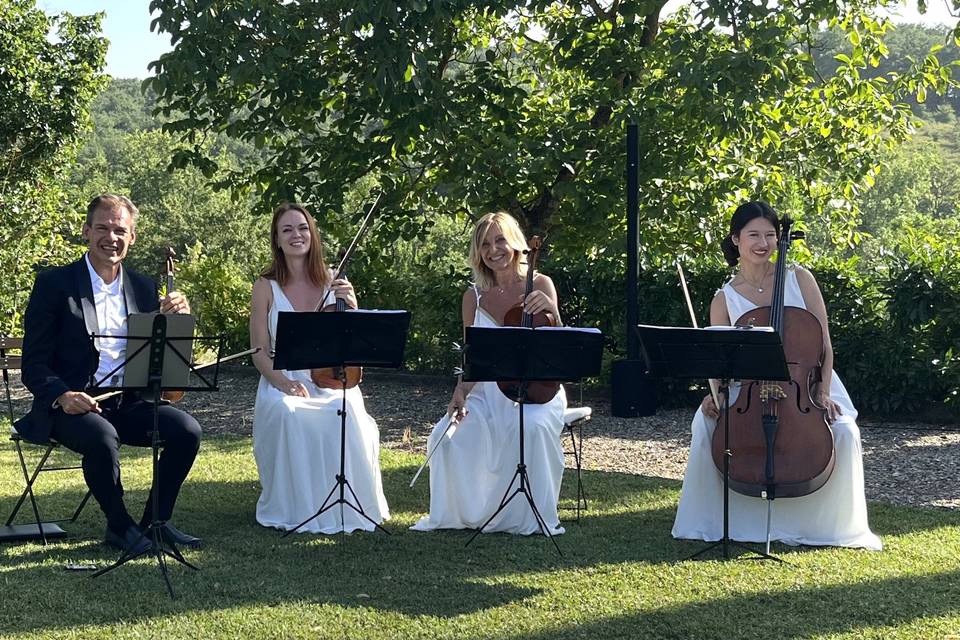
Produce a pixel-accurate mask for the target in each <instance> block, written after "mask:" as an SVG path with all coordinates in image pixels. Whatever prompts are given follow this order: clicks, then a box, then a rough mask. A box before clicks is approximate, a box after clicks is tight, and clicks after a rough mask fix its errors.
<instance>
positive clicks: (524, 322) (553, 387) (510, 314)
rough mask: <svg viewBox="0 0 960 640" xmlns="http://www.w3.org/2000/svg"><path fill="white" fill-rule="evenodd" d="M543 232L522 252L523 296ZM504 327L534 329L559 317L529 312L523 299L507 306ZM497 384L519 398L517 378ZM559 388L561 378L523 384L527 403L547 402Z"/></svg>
mask: <svg viewBox="0 0 960 640" xmlns="http://www.w3.org/2000/svg"><path fill="white" fill-rule="evenodd" d="M540 246H541V240H540V236H533V237H532V238H530V240H529V241H528V242H527V249H526V250H525V251H524V252H523V253H524V255H526V256H527V282H526V287H525V288H524V293H523V299H524V300H526V299H527V296H529V295H530V293H531V292H533V276H534V269H535V268H536V266H537V256H538V254H539V252H540ZM503 326H504V327H526V328H528V329H533V328H535V327H555V326H557V319H556V318H554V317H553V314H552V313H549V312H546V311H541V312H539V313H527V312H526V311H524V303H523V302H520V304H517V305H514V306H512V307H510V308H509V309H507V312H506V313H505V314H503ZM497 386H498V387H499V388H500V391H501V392H503V395H505V396H507V397H508V398H510V399H511V400H513V401H514V402H519V401H520V394H521V389H520V383H519V382H517V381H516V380H509V381H501V382H497ZM559 390H560V383H559V382H528V383H526V386H525V388H524V391H525V392H524V393H523V401H524V403H526V404H546V403H548V402H550V401H551V400H553V398H554V396H556V395H557V391H559Z"/></svg>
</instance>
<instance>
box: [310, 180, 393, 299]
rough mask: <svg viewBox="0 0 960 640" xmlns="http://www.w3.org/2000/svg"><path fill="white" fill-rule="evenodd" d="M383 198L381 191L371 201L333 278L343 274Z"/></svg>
mask: <svg viewBox="0 0 960 640" xmlns="http://www.w3.org/2000/svg"><path fill="white" fill-rule="evenodd" d="M382 199H383V191H381V192H380V193H379V194H377V199H376V200H374V201H373V204H372V205H370V210H369V211H367V216H366V217H365V218H364V219H363V222H362V223H361V224H360V228H359V229H357V233H356V235H355V236H353V240H352V241H351V242H350V246H348V247H347V250H346V251H344V253H343V257H342V258H341V259H340V264H339V265H337V272H336V273H335V274H334V276H333V279H334V280H336V279H338V278H340V277H341V276H343V271H344V269H346V267H347V264H348V263H349V262H350V258H351V257H352V256H353V252H354V250H355V249H356V248H357V247H358V246H359V245H360V241H361V240H362V239H363V236H364V235H366V233H367V229H369V228H370V223H371V222H372V221H373V214H375V213H376V212H377V210H378V209H379V208H380V201H381V200H382ZM330 291H331V289H329V288H328V289H327V292H326V293H325V294H324V295H323V299H322V300H321V301H320V304H318V305H317V311H320V310H322V309H323V307H324V305H325V304H326V302H327V298H328V297H329V296H330Z"/></svg>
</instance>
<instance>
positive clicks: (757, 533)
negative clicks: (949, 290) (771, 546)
mask: <svg viewBox="0 0 960 640" xmlns="http://www.w3.org/2000/svg"><path fill="white" fill-rule="evenodd" d="M779 231H780V220H779V218H778V217H777V214H776V212H774V210H773V208H772V207H770V205H768V204H767V203H765V202H747V203H745V204H742V205H741V206H740V207H738V208H737V210H736V211H735V212H734V214H733V217H732V218H731V220H730V232H729V233H728V234H727V235H726V236H725V237H724V239H723V241H722V243H721V250H722V251H723V255H724V257H725V258H726V261H727V263H728V264H729V265H730V266H731V267H735V272H734V275H733V277H732V278H730V280H729V281H727V283H726V284H724V286H723V288H722V289H720V290H719V291H718V292H717V294H716V296H714V298H713V302H712V303H711V305H710V324H711V325H727V326H729V325H732V324H733V323H734V322H735V321H736V320H737V319H738V318H740V316H742V315H743V314H744V313H746V312H747V311H750V310H751V309H754V308H756V307H762V306H769V305H770V303H771V299H772V295H773V284H774V271H775V269H774V262H773V261H772V259H773V257H774V256H773V254H774V252H775V250H776V248H777V239H778V236H779ZM784 304H785V305H786V306H791V307H800V308H802V309H806V310H807V311H809V312H810V313H812V314H813V315H814V316H815V317H816V318H817V320H819V321H820V326H821V327H822V333H823V347H824V358H823V364H822V369H821V374H822V375H821V381H820V383H819V384H818V385H817V387H816V388H815V391H814V397H813V400H814V402H816V403H817V404H818V405H819V406H820V407H822V408H823V409H825V410H826V415H827V419H828V421H829V422H830V427H831V429H832V431H833V438H834V449H835V451H836V463H835V466H834V470H833V473H832V474H831V476H830V478H829V480H827V482H826V484H824V485H823V486H822V487H821V488H820V489H818V490H816V491H814V492H813V493H811V494H809V495H805V496H802V497H796V498H781V499H778V500H775V501H774V503H773V518H772V521H771V527H772V528H771V537H770V538H771V540H779V541H781V542H783V543H786V544H792V545H798V544H804V545H832V546H842V547H862V548H866V549H874V550H879V549H880V548H882V544H881V542H880V538H878V537H877V536H876V535H874V534H873V532H871V531H870V525H869V522H868V520H867V505H866V499H865V497H864V486H863V452H862V448H861V444H860V431H859V429H858V428H857V423H856V419H857V410H856V409H855V408H854V406H853V403H852V402H851V400H850V396H849V394H848V393H847V390H846V389H845V388H844V386H843V383H842V382H841V381H840V378H839V377H838V376H837V375H836V373H835V372H834V370H833V347H832V345H831V342H830V330H829V324H828V322H827V310H826V305H825V304H824V301H823V296H822V294H821V292H820V287H819V286H818V285H817V281H816V280H815V279H814V277H813V274H811V273H810V272H809V271H807V270H806V269H804V268H803V267H800V266H797V265H789V266H788V267H787V270H786V283H785V295H784ZM787 330H788V331H789V326H788V327H787ZM737 392H738V388H737V387H736V386H734V388H732V389H731V398H730V404H731V405H732V404H733V403H734V402H736V396H737ZM718 417H719V411H718V410H717V407H716V405H715V404H714V401H713V399H712V397H711V396H709V395H708V396H707V397H706V398H704V399H703V402H702V403H701V405H700V408H699V409H698V410H697V414H696V416H695V417H694V419H693V425H692V432H693V433H692V436H693V439H692V442H691V445H690V459H689V462H688V463H687V471H686V473H685V475H684V479H683V490H682V492H681V494H680V505H679V507H678V508H677V516H676V520H675V521H674V525H673V536H674V537H675V538H692V539H698V540H719V539H720V537H721V535H722V527H723V480H722V476H721V474H720V472H719V471H718V470H717V468H716V465H715V464H714V462H713V457H712V454H711V438H712V435H713V431H714V429H715V428H716V425H717V418H718ZM757 428H758V429H759V425H758V427H757ZM766 509H767V501H766V500H765V499H763V498H755V497H749V496H744V495H740V494H738V493H735V492H733V491H731V492H730V537H731V538H733V539H734V540H740V541H744V542H763V541H765V540H766Z"/></svg>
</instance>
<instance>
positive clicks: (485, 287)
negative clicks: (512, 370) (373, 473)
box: [413, 212, 567, 535]
mask: <svg viewBox="0 0 960 640" xmlns="http://www.w3.org/2000/svg"><path fill="white" fill-rule="evenodd" d="M526 248H527V241H526V238H524V235H523V232H522V231H521V230H520V226H519V225H518V224H517V221H516V220H515V219H514V218H513V217H511V216H510V215H509V214H507V213H502V212H498V213H489V214H487V215H485V216H483V217H482V218H481V219H480V220H479V221H478V222H477V223H476V225H475V226H474V230H473V236H472V240H471V243H470V266H471V268H472V270H473V276H474V280H475V283H476V284H474V285H473V286H471V287H470V288H469V289H467V290H466V291H465V292H464V294H463V303H462V305H461V312H462V317H463V326H464V327H468V326H476V327H493V326H499V325H501V324H502V322H503V317H504V315H505V314H506V312H507V310H508V309H510V308H511V307H513V306H515V305H517V304H520V303H523V304H524V305H525V307H526V311H527V312H529V313H539V312H541V311H545V312H549V313H552V314H553V315H554V317H555V318H557V320H558V321H559V320H560V310H559V305H558V302H557V291H556V289H555V288H554V286H553V281H551V280H550V278H548V277H547V276H545V275H543V274H541V273H536V274H535V275H534V278H533V291H532V292H531V293H530V295H528V296H526V297H524V293H525V288H526V287H525V279H526V265H525V263H524V259H523V251H524V249H526ZM566 405H567V400H566V395H565V394H564V391H563V388H562V387H561V388H560V391H559V393H557V395H556V396H555V397H554V399H553V400H551V401H550V402H548V403H547V404H541V405H536V404H529V405H525V407H524V438H525V443H524V446H525V459H526V465H527V473H528V475H529V478H530V490H531V492H532V494H533V498H534V502H535V503H536V505H537V509H538V511H539V512H540V515H541V516H542V517H543V519H544V521H545V523H546V525H547V526H548V527H549V528H550V533H551V534H553V535H556V534H559V533H563V528H562V527H560V520H559V518H558V516H557V500H558V498H559V496H560V482H561V480H562V478H563V450H562V448H561V445H560V433H561V431H562V429H563V412H564V409H565V408H566ZM449 416H453V417H454V418H455V419H459V423H458V424H457V425H456V426H454V427H451V428H450V429H448V430H446V432H445V433H444V429H445V427H446V426H447V417H449ZM447 417H444V418H443V419H441V420H440V421H439V422H438V423H437V424H436V426H434V429H433V433H432V435H431V436H430V439H429V442H428V448H429V450H432V449H433V447H434V445H435V444H437V442H438V440H439V439H440V438H444V442H442V443H440V445H439V446H438V447H437V450H436V452H435V453H434V454H433V458H432V459H431V460H430V513H429V515H427V516H425V517H423V518H421V519H420V521H419V522H418V523H417V524H415V525H414V526H413V529H415V530H418V531H430V530H433V529H467V528H477V527H479V526H481V525H482V524H483V523H484V522H486V520H487V518H489V517H490V516H491V515H493V513H494V512H495V511H496V510H497V507H499V506H500V501H501V499H502V498H503V497H504V493H505V491H506V490H507V484H508V483H509V482H510V479H511V478H512V477H513V474H514V472H515V471H516V469H517V461H518V458H519V443H518V433H517V429H519V412H518V409H517V404H516V403H515V402H513V401H512V400H510V399H508V398H507V397H506V396H504V395H503V394H502V393H501V392H500V389H499V388H498V387H497V385H496V383H494V382H477V383H472V382H462V381H461V382H460V383H459V384H457V386H456V388H455V389H454V391H453V397H452V398H451V400H450V404H449V405H448V406H447ZM515 485H516V481H514V487H513V488H516V487H515ZM492 531H503V532H507V533H514V534H521V535H528V534H533V533H540V532H541V531H540V526H539V524H538V523H537V520H536V517H535V516H534V515H533V512H532V511H531V509H530V506H529V504H527V502H526V500H520V499H517V500H512V501H511V502H510V504H509V505H508V506H507V508H505V509H504V510H503V511H501V512H500V514H499V515H498V516H497V517H496V518H495V519H494V520H493V521H492V522H491V523H490V524H489V525H488V526H487V527H486V528H485V529H484V532H492Z"/></svg>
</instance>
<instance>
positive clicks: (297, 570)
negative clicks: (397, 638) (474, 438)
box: [0, 438, 960, 638]
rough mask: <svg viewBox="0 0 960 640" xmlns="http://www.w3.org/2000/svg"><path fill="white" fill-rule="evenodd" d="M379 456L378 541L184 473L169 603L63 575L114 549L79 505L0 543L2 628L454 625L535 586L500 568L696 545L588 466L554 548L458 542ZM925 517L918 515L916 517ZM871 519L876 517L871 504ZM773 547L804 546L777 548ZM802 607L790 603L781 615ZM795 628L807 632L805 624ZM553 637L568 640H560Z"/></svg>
mask: <svg viewBox="0 0 960 640" xmlns="http://www.w3.org/2000/svg"><path fill="white" fill-rule="evenodd" d="M214 446H215V448H216V450H217V452H218V453H219V454H220V455H225V456H231V455H244V454H246V453H247V452H248V451H249V447H250V441H249V439H247V438H236V439H230V438H224V439H218V440H217V441H216V443H215V445H214ZM127 455H129V456H130V458H129V459H127V460H125V461H124V464H126V465H129V464H131V463H133V464H141V465H142V464H148V462H149V458H148V457H147V453H146V452H143V453H141V452H130V453H129V454H127ZM386 457H387V458H388V460H387V462H388V463H389V464H388V465H387V467H386V468H385V469H384V472H383V476H384V485H385V488H386V492H387V497H388V500H389V502H390V506H391V511H392V513H393V515H394V519H393V520H392V521H390V522H388V523H386V526H387V528H388V530H390V532H391V534H392V535H390V536H386V535H383V534H381V533H355V534H353V535H341V536H317V535H311V534H303V535H295V536H291V537H290V538H286V539H282V538H281V534H280V532H278V531H275V530H271V529H266V528H264V527H261V526H259V525H258V524H256V522H255V517H254V509H255V504H256V499H257V496H258V494H259V486H258V483H257V482H256V481H255V480H252V479H251V480H237V481H218V480H201V479H198V480H188V482H187V483H186V484H185V485H184V488H183V491H182V494H181V500H180V501H179V503H178V507H177V512H176V517H175V521H176V523H177V525H178V526H181V527H182V528H183V529H185V530H187V531H189V532H190V533H193V534H196V535H199V536H201V537H203V538H204V541H205V547H204V548H203V549H202V550H199V551H186V552H185V555H186V556H187V558H188V559H189V560H190V561H192V562H195V563H196V564H198V565H199V566H200V567H201V571H200V572H191V571H189V570H186V569H183V568H181V567H179V566H172V568H171V571H170V574H171V579H172V581H173V585H174V589H175V590H176V592H177V593H178V595H180V598H179V599H177V600H170V599H169V598H167V596H166V594H165V592H164V587H163V583H162V581H161V579H160V577H159V576H158V574H157V567H156V566H155V561H153V560H152V559H143V560H140V561H137V562H134V563H131V564H129V565H127V566H124V567H122V568H120V569H118V570H117V571H115V572H112V573H111V574H108V575H105V576H103V577H100V578H97V579H96V580H93V579H91V578H90V577H89V574H75V573H69V572H66V571H64V570H63V568H62V566H63V564H64V563H67V562H93V563H97V564H99V565H100V566H103V565H105V564H108V563H109V562H111V561H112V560H113V559H114V558H115V553H114V552H112V551H110V550H108V549H107V548H106V547H104V546H102V545H101V544H99V543H98V541H99V539H100V536H101V535H102V532H103V517H102V515H101V514H100V513H99V509H98V508H97V507H96V505H91V506H89V507H88V510H87V511H85V512H84V514H83V516H81V519H80V521H78V522H77V523H75V524H73V525H67V529H68V530H69V531H70V533H71V535H72V539H71V540H70V541H67V542H64V543H56V544H53V545H50V546H48V547H41V546H38V545H33V544H25V545H3V546H0V573H2V574H3V576H4V579H5V580H8V581H9V582H8V583H9V584H14V585H16V590H17V593H21V594H30V595H29V602H30V606H29V607H22V606H18V604H19V603H18V600H17V598H16V597H13V598H5V599H4V601H3V603H0V620H2V621H3V626H4V628H5V630H7V631H9V632H30V631H34V630H56V629H66V628H70V627H74V626H77V625H100V624H111V623H117V622H120V621H125V620H137V619H150V618H152V617H163V616H167V615H173V614H179V613H188V612H195V611H216V610H220V609H230V608H243V607H249V606H278V605H283V604H286V603H295V602H312V603H331V604H336V605H341V606H344V607H362V608H372V609H376V610H381V611H384V612H397V613H401V614H404V615H407V616H414V617H416V616H431V617H436V618H451V617H455V616H462V615H468V614H474V613H478V612H484V611H487V610H490V609H494V608H498V607H503V606H505V605H510V604H515V603H522V602H525V601H529V600H530V599H532V598H535V597H537V596H539V595H541V594H542V593H543V592H544V590H545V588H543V587H540V586H530V585H528V584H524V585H518V584H513V583H512V581H511V580H509V579H507V578H505V576H515V575H540V574H544V573H546V574H550V573H554V572H567V571H578V570H582V569H590V568H593V567H600V566H606V565H631V564H637V563H639V564H646V565H663V568H662V569H657V571H663V572H669V571H673V570H679V571H683V570H686V569H682V568H679V567H678V568H677V569H674V563H677V562H678V561H681V560H682V559H683V558H685V557H687V556H689V555H690V554H691V553H693V552H695V551H696V550H697V549H699V548H700V546H702V543H694V542H681V541H675V540H673V539H672V538H671V537H670V528H671V526H672V522H673V517H674V511H675V507H676V496H677V492H678V489H679V483H678V482H676V481H672V480H664V479H659V478H648V477H641V476H635V475H630V474H622V473H609V472H599V471H591V472H586V473H585V476H584V481H585V483H586V487H587V491H588V492H589V495H590V498H591V509H590V510H589V511H587V512H586V513H585V514H584V518H583V522H582V524H581V525H577V524H575V523H569V522H568V523H565V526H566V528H567V533H566V534H565V535H562V536H560V537H559V538H558V540H557V542H558V544H559V545H560V547H561V549H562V550H563V553H564V556H563V557H561V556H559V555H558V554H557V553H556V551H555V550H554V548H553V546H552V545H551V544H550V542H549V541H548V540H547V539H546V538H544V537H542V536H529V537H519V536H509V535H504V534H490V535H484V536H481V537H479V538H478V539H477V540H476V541H474V543H473V544H472V545H471V546H470V547H469V548H464V545H465V543H466V541H467V539H468V538H469V536H470V535H471V532H469V531H441V532H434V533H420V532H412V531H409V530H408V529H407V527H409V526H410V525H411V524H413V522H415V521H416V519H417V518H418V517H419V516H421V515H423V514H424V513H425V511H426V509H427V506H428V504H429V489H428V484H429V483H428V482H427V478H422V479H421V480H420V481H419V482H418V484H417V485H416V487H415V488H414V489H412V490H411V489H408V487H407V485H408V483H409V481H410V478H411V477H412V475H413V473H414V472H415V470H416V467H417V464H414V462H418V461H419V458H417V457H415V456H412V455H408V454H397V453H391V454H389V455H388V456H386ZM141 459H142V461H141ZM573 480H574V475H573V473H572V472H569V471H568V473H567V475H566V476H565V483H567V484H570V483H572V482H573ZM332 481H333V479H332V478H331V483H332ZM80 495H82V490H80V489H64V490H54V491H52V492H45V493H44V495H43V500H44V503H45V505H48V506H47V508H48V509H51V510H53V509H60V510H66V509H69V508H70V505H73V504H75V502H76V500H77V499H79V497H80ZM145 498H146V492H145V491H143V490H142V489H140V490H137V491H130V492H128V496H127V500H128V505H130V508H131V512H136V510H137V509H139V508H140V506H141V505H142V504H143V500H144V499H145ZM8 501H9V502H8ZM3 503H4V507H5V508H6V509H9V506H10V505H12V498H10V497H9V496H5V497H4V500H3ZM61 507H62V509H61ZM318 507H319V505H318ZM904 511H905V510H903V509H896V508H881V509H880V510H879V513H878V517H877V518H875V528H877V530H878V531H881V532H884V533H888V534H892V533H905V532H909V531H911V530H912V529H911V527H915V528H917V527H918V528H922V529H928V528H929V529H935V528H937V527H943V526H951V525H952V526H956V525H957V524H958V523H960V514H945V513H943V512H940V511H932V510H920V509H912V510H908V511H909V512H910V517H908V518H905V517H903V514H904ZM928 514H929V516H930V517H926V516H927V515H928ZM871 516H874V510H873V509H872V511H871ZM911 523H914V524H911ZM777 553H779V554H780V555H789V554H802V553H809V551H808V550H804V549H784V548H780V547H778V548H777ZM870 557H871V556H870V554H867V553H866V552H864V562H870V560H869V558H870ZM681 566H682V567H689V565H687V564H684V565H681ZM707 566H709V565H707ZM722 566H723V565H721V567H722ZM711 571H712V570H711ZM720 572H721V573H722V570H720ZM941 582H942V584H943V585H944V588H947V587H949V588H955V587H956V586H957V583H958V579H957V574H956V573H955V572H954V573H946V574H942V575H940V576H937V577H930V578H929V580H928V579H927V578H914V577H909V578H895V579H890V580H881V581H875V582H874V583H858V584H856V585H852V586H851V587H844V588H843V589H840V588H839V587H829V588H810V589H801V590H800V591H799V592H793V591H792V592H791V593H790V594H789V596H787V595H786V594H779V593H777V594H773V595H770V596H766V595H760V596H757V595H752V594H751V595H736V596H732V597H730V598H727V599H722V600H718V601H711V602H707V603H694V604H689V605H684V606H681V607H677V608H673V609H663V610H658V611H655V612H653V613H650V614H644V615H642V616H640V615H634V616H625V617H622V618H610V619H607V620H604V621H602V622H599V623H592V624H588V625H586V626H583V627H580V628H579V629H577V630H576V635H577V636H579V635H582V634H583V635H584V637H596V636H597V635H598V634H600V635H602V636H608V637H616V634H617V629H618V627H620V626H621V625H628V626H634V628H636V626H638V625H639V626H640V627H642V628H644V629H648V628H649V629H650V632H649V633H650V637H681V635H682V636H684V637H691V636H700V637H717V635H718V631H717V629H728V631H729V635H730V636H736V635H737V633H736V630H737V629H739V627H737V626H736V625H738V624H744V623H743V622H742V621H741V622H737V620H739V619H742V618H744V617H745V616H746V617H751V618H752V617H754V616H756V617H759V618H762V617H763V616H769V615H770V611H772V610H774V609H775V608H776V607H777V606H780V605H781V604H784V603H785V602H786V601H787V599H788V598H790V602H799V603H802V604H803V606H804V607H805V609H804V610H805V611H807V612H808V613H804V614H803V616H802V617H801V619H799V620H798V621H797V623H796V624H795V625H791V626H790V627H789V629H790V630H791V631H790V632H791V633H794V632H796V635H797V636H800V635H809V634H812V633H815V632H821V633H828V632H832V631H838V630H844V629H845V628H846V627H844V626H843V624H844V623H845V620H846V618H845V617H844V616H841V615H834V614H833V613H832V610H831V611H828V612H826V613H824V612H823V611H822V609H823V603H824V602H834V601H836V602H842V603H848V604H849V603H852V604H849V606H854V607H855V608H857V610H858V611H859V609H860V608H861V606H866V605H861V602H863V603H866V602H869V601H870V600H871V599H873V600H881V601H885V600H888V599H889V600H897V598H900V596H901V594H904V593H907V594H908V596H909V597H907V598H906V599H905V600H897V602H895V603H894V604H895V606H891V607H889V611H883V610H882V607H881V608H879V609H878V610H877V611H876V612H874V613H869V612H868V613H866V614H863V615H862V616H861V618H858V623H857V624H858V625H861V624H862V625H866V624H874V623H875V624H887V623H888V622H886V621H887V620H891V621H892V622H893V623H897V622H902V621H906V620H909V619H911V618H914V617H920V616H921V615H936V614H937V613H938V612H940V613H948V612H950V611H952V610H953V608H954V605H953V604H948V603H953V602H954V601H955V600H954V598H953V597H952V596H950V595H949V593H950V592H949V591H942V590H941V589H940V587H939V586H938V585H939V584H941ZM872 590H877V591H878V592H879V593H880V595H878V594H877V593H875V592H874V591H872ZM921 590H923V591H924V592H925V593H927V595H926V596H924V597H923V598H922V600H923V602H922V603H921V602H920V600H921V598H920V597H919V596H915V595H913V594H914V593H919V592H920V591H921ZM931 591H932V592H933V593H934V594H939V593H943V597H942V598H933V601H931V597H930V593H931ZM851 593H853V595H850V594H851ZM954 593H955V591H954ZM793 598H796V600H793ZM764 604H769V605H771V608H770V609H765V608H764V607H763V606H761V605H764ZM798 610H799V609H796V607H791V611H798ZM814 612H815V613H814ZM858 615H859V614H858ZM694 616H704V619H707V620H714V621H716V622H717V626H716V627H715V628H714V627H711V628H704V629H699V628H697V627H696V625H697V624H699V623H698V622H697V621H696V620H700V618H697V619H696V620H694ZM885 616H888V617H885ZM773 617H774V618H776V619H777V622H776V623H772V622H771V623H767V622H764V621H763V620H761V621H760V622H759V623H757V624H759V625H760V626H759V627H758V628H760V629H761V630H764V631H766V632H767V633H766V637H771V636H776V635H783V633H782V631H783V626H782V625H783V624H784V621H783V620H782V619H781V617H780V614H779V613H778V614H777V615H775V616H773ZM688 618H690V620H688ZM820 618H823V622H822V623H821V622H820V621H819V620H820ZM51 621H55V622H51ZM771 624H775V625H776V629H777V633H773V632H770V629H771V628H772V627H770V626H769V625H771ZM848 624H849V623H848ZM690 625H694V626H693V627H691V626H690ZM678 629H683V630H684V631H683V633H682V634H680V635H678V634H679V631H678ZM798 629H803V630H804V631H803V632H802V633H801V632H800V631H797V630H798ZM558 631H559V635H558V632H557V631H551V632H550V637H551V638H557V637H572V635H573V634H574V632H573V631H568V630H565V629H560V630H558ZM565 633H569V634H571V635H570V636H565V635H564V634H565ZM546 635H547V634H546V633H544V635H543V636H542V637H544V638H545V637H546ZM762 635H764V634H758V637H760V636H762Z"/></svg>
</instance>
